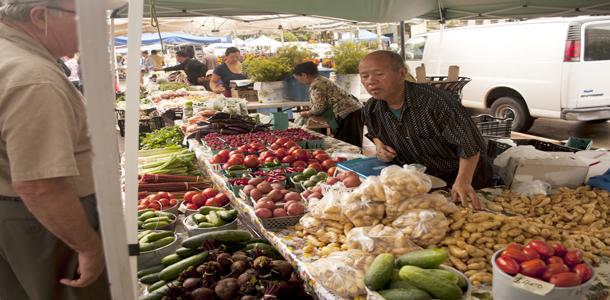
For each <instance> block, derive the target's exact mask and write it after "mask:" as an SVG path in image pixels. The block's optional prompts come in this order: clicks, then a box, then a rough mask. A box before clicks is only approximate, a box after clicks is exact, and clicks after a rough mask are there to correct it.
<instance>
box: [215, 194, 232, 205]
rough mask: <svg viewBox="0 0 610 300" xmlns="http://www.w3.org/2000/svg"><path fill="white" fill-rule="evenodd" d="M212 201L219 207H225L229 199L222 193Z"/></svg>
mask: <svg viewBox="0 0 610 300" xmlns="http://www.w3.org/2000/svg"><path fill="white" fill-rule="evenodd" d="M214 200H216V201H218V202H219V203H220V206H225V205H227V204H229V197H228V196H227V195H225V194H224V193H220V194H218V195H216V196H215V197H214Z"/></svg>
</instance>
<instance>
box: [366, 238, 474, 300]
mask: <svg viewBox="0 0 610 300" xmlns="http://www.w3.org/2000/svg"><path fill="white" fill-rule="evenodd" d="M446 260H447V252H446V251H445V250H443V249H426V250H420V251H414V252H411V253H408V254H405V255H403V256H400V257H398V258H395V256H394V255H392V254H390V253H382V254H379V255H377V257H375V260H373V262H372V264H371V266H370V267H369V268H368V270H367V272H366V274H365V277H364V282H365V284H366V286H367V288H369V289H370V290H371V291H377V293H372V294H373V295H372V297H371V298H372V299H377V298H378V296H377V295H380V296H381V297H382V298H381V299H387V300H395V299H396V300H398V299H418V300H419V299H421V300H424V299H442V300H443V299H444V300H460V299H462V298H463V297H464V294H465V292H466V291H467V290H468V288H469V286H468V281H467V280H466V278H465V277H463V275H462V274H460V273H456V272H454V271H452V270H450V269H444V268H442V267H441V264H443V263H444V262H445V261H446Z"/></svg>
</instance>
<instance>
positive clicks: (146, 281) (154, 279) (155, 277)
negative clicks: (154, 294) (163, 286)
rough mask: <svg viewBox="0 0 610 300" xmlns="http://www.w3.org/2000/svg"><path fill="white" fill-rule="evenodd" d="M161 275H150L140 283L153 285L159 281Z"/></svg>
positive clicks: (141, 279)
mask: <svg viewBox="0 0 610 300" xmlns="http://www.w3.org/2000/svg"><path fill="white" fill-rule="evenodd" d="M159 280H160V279H159V273H153V274H148V275H146V276H144V277H142V278H140V282H141V283H143V284H146V285H150V284H153V283H155V282H157V281H159Z"/></svg>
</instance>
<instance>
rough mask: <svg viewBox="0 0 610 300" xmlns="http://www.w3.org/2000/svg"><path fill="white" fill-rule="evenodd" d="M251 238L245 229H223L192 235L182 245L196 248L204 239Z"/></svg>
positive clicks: (222, 240)
mask: <svg viewBox="0 0 610 300" xmlns="http://www.w3.org/2000/svg"><path fill="white" fill-rule="evenodd" d="M251 238H252V236H251V235H250V232H248V231H245V230H238V229H236V230H223V231H214V232H206V233H202V234H198V235H195V236H192V237H190V238H188V239H186V240H184V241H183V242H182V247H185V248H191V249H193V248H197V247H199V246H201V245H202V244H203V242H204V241H220V242H235V243H239V242H246V241H249V240H250V239H251Z"/></svg>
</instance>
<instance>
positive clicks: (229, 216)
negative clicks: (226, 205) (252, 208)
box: [216, 209, 237, 223]
mask: <svg viewBox="0 0 610 300" xmlns="http://www.w3.org/2000/svg"><path fill="white" fill-rule="evenodd" d="M216 214H217V215H218V216H219V217H220V218H221V219H222V220H223V221H225V222H227V223H229V222H233V221H234V220H235V218H237V210H235V209H230V210H223V211H217V212H216Z"/></svg>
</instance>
